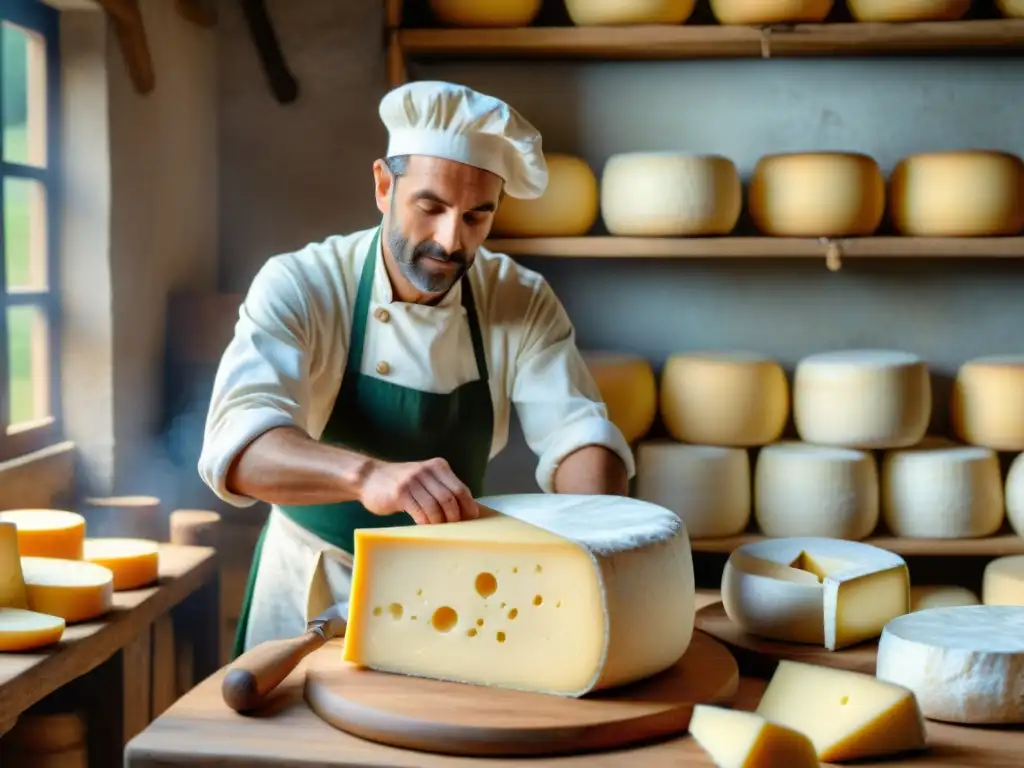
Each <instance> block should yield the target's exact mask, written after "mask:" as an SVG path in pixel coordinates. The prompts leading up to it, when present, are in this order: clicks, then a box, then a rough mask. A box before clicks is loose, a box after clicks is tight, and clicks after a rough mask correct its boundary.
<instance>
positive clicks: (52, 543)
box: [0, 509, 85, 560]
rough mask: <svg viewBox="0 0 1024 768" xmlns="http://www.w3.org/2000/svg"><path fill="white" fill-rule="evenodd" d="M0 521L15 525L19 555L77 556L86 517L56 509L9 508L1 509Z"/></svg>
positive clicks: (79, 552) (83, 536) (80, 550)
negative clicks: (3, 510)
mask: <svg viewBox="0 0 1024 768" xmlns="http://www.w3.org/2000/svg"><path fill="white" fill-rule="evenodd" d="M0 522H5V523H14V524H15V526H17V528H18V551H19V552H20V553H21V556H22V557H58V558H62V559H66V560H79V559H81V557H82V547H83V546H84V542H85V518H84V517H82V516H81V515H79V514H77V513H76V512H65V511H63V510H59V509H12V510H8V511H6V512H0Z"/></svg>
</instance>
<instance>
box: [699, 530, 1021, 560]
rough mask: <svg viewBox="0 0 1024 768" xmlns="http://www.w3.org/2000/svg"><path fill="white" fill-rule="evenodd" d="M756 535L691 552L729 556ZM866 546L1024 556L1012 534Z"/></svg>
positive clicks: (876, 541)
mask: <svg viewBox="0 0 1024 768" xmlns="http://www.w3.org/2000/svg"><path fill="white" fill-rule="evenodd" d="M764 538H765V537H764V536H761V535H760V534H757V533H747V534H742V535H740V536H729V537H726V538H722V539H693V540H692V541H691V542H690V548H691V549H692V550H693V551H694V552H705V553H714V554H725V555H727V554H729V553H730V552H732V551H733V550H734V549H736V548H737V547H741V546H743V545H744V544H750V543H752V542H755V541H762V540H764ZM864 543H865V544H873V545H874V546H876V547H881V548H882V549H887V550H889V551H890V552H895V553H896V554H898V555H903V556H918V555H925V556H932V557H934V556H963V557H1003V556H1004V555H1024V537H1022V536H1017V535H1015V534H1012V533H1008V534H1002V535H999V536H989V537H987V538H984V539H901V538H897V537H894V536H872V537H869V538H867V539H864Z"/></svg>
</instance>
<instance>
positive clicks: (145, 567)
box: [85, 538, 160, 592]
mask: <svg viewBox="0 0 1024 768" xmlns="http://www.w3.org/2000/svg"><path fill="white" fill-rule="evenodd" d="M85 559H86V560H88V561H89V562H90V563H96V564H97V565H102V566H103V567H104V568H109V569H110V570H111V571H112V572H113V574H114V591H115V592H117V591H120V590H125V589H138V588H139V587H144V586H146V585H148V584H152V583H154V582H155V581H157V580H158V579H159V578H160V545H159V544H157V543H156V542H155V541H148V540H146V539H113V538H111V539H86V540H85Z"/></svg>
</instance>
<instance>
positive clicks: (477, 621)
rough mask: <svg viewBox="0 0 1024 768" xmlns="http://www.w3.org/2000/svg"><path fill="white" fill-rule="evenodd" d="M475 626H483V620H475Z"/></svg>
mask: <svg viewBox="0 0 1024 768" xmlns="http://www.w3.org/2000/svg"><path fill="white" fill-rule="evenodd" d="M476 625H477V626H478V627H482V626H483V625H484V620H483V619H477V620H476Z"/></svg>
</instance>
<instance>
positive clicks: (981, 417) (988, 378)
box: [950, 355, 1024, 451]
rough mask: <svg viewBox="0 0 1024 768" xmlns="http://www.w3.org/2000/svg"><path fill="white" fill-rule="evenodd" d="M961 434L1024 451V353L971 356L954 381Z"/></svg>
mask: <svg viewBox="0 0 1024 768" xmlns="http://www.w3.org/2000/svg"><path fill="white" fill-rule="evenodd" d="M950 415H951V416H952V424H953V429H954V431H955V432H956V435H957V437H959V438H960V439H961V440H963V441H964V442H965V443H970V444H971V445H981V446H984V447H985V448H991V449H992V450H994V451H1024V355H992V356H989V357H978V358H975V359H973V360H968V361H967V362H966V363H964V364H963V365H961V366H960V370H959V371H958V372H957V375H956V380H955V381H954V382H953V395H952V397H951V398H950Z"/></svg>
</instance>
